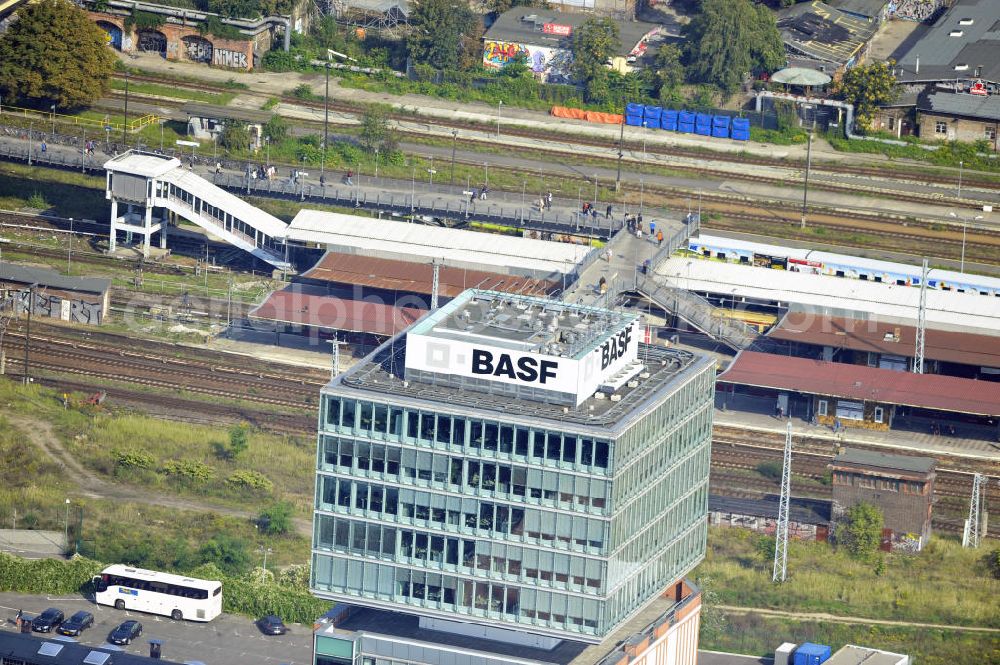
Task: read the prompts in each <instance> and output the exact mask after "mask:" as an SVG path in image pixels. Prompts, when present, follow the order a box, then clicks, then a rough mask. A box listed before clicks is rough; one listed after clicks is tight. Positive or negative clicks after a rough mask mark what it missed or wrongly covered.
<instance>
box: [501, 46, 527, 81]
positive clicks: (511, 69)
mask: <svg viewBox="0 0 1000 665" xmlns="http://www.w3.org/2000/svg"><path fill="white" fill-rule="evenodd" d="M500 75H501V76H504V77H506V78H510V79H519V78H526V77H528V76H531V67H530V66H528V54H527V53H524V52H523V51H522V52H520V53H518V54H517V55H515V56H514V58H513V59H512V60H510V61H508V62H507V64H505V65H504V66H503V69H501V70H500Z"/></svg>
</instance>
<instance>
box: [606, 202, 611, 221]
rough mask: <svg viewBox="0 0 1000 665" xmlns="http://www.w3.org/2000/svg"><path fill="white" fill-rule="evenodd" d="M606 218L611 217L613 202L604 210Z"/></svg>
mask: <svg viewBox="0 0 1000 665" xmlns="http://www.w3.org/2000/svg"><path fill="white" fill-rule="evenodd" d="M604 219H611V204H610V203H609V204H608V207H607V209H606V210H605V211H604Z"/></svg>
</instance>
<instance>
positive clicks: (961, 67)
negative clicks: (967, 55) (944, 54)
mask: <svg viewBox="0 0 1000 665" xmlns="http://www.w3.org/2000/svg"><path fill="white" fill-rule="evenodd" d="M968 68H969V65H967V64H966V63H964V62H963V63H960V64H957V65H955V71H956V72H964V71H965V70H966V69H968Z"/></svg>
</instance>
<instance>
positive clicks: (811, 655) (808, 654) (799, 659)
mask: <svg viewBox="0 0 1000 665" xmlns="http://www.w3.org/2000/svg"><path fill="white" fill-rule="evenodd" d="M829 659H830V647H828V646H827V645H825V644H813V643H812V642H806V643H804V644H801V645H799V648H798V649H796V650H795V653H794V654H793V655H792V665H823V663H825V662H826V661H827V660H829Z"/></svg>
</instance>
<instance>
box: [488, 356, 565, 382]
mask: <svg viewBox="0 0 1000 665" xmlns="http://www.w3.org/2000/svg"><path fill="white" fill-rule="evenodd" d="M558 368H559V363H557V362H556V361H554V360H538V359H537V358H532V357H531V356H521V357H520V358H518V359H517V361H516V362H515V361H514V359H513V358H512V357H511V356H510V354H509V353H498V354H496V355H494V354H493V353H492V352H491V351H487V350H485V349H473V350H472V373H473V374H489V375H490V376H497V377H505V378H508V379H511V380H513V381H524V382H526V383H536V382H537V383H540V384H542V385H545V383H546V382H547V381H548V380H549V379H555V378H556V370H557V369H558Z"/></svg>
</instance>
